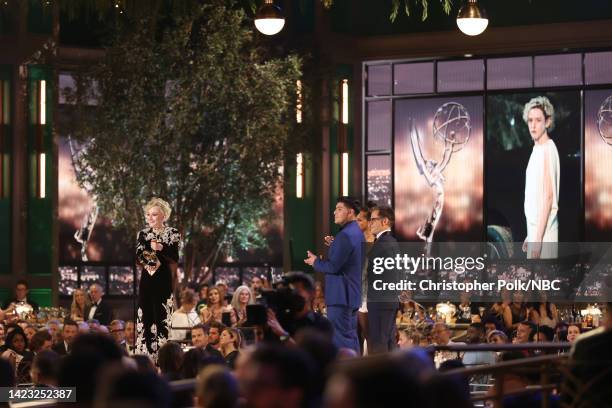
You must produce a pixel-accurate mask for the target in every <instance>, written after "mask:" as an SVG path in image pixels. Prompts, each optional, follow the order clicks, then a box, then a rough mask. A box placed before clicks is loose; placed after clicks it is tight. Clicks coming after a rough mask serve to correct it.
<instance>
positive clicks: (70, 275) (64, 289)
mask: <svg viewBox="0 0 612 408" xmlns="http://www.w3.org/2000/svg"><path fill="white" fill-rule="evenodd" d="M59 274H60V281H59V293H60V294H61V295H72V292H74V289H76V287H77V285H78V283H79V270H78V268H77V267H76V266H60V267H59Z"/></svg>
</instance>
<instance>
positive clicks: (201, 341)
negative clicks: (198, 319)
mask: <svg viewBox="0 0 612 408" xmlns="http://www.w3.org/2000/svg"><path fill="white" fill-rule="evenodd" d="M209 332H210V327H209V326H207V325H204V324H198V325H195V326H193V327H192V328H191V344H192V345H193V347H196V348H201V349H203V350H205V351H206V352H207V353H208V354H210V355H211V356H214V357H218V358H220V359H223V354H221V352H220V351H219V350H217V349H216V348H214V347H213V346H212V345H211V344H210V343H209Z"/></svg>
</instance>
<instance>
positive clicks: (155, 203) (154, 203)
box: [144, 197, 172, 221]
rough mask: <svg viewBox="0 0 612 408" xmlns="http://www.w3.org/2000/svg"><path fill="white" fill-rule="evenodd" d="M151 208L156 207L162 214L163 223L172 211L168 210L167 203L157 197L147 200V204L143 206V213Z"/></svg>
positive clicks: (168, 205)
mask: <svg viewBox="0 0 612 408" xmlns="http://www.w3.org/2000/svg"><path fill="white" fill-rule="evenodd" d="M153 207H158V208H159V209H160V210H161V212H162V213H163V214H164V221H167V220H168V218H170V214H172V209H171V208H170V204H168V202H167V201H164V200H162V199H161V198H159V197H153V198H152V199H150V200H149V202H148V203H146V204H145V206H144V212H145V213H146V212H147V211H149V210H150V209H151V208H153Z"/></svg>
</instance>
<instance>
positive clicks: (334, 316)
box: [327, 306, 359, 354]
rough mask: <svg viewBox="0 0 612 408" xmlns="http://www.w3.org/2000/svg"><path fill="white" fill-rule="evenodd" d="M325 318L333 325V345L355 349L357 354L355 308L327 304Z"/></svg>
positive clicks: (357, 341) (357, 340)
mask: <svg viewBox="0 0 612 408" xmlns="http://www.w3.org/2000/svg"><path fill="white" fill-rule="evenodd" d="M327 318H328V319H329V321H330V322H331V324H332V326H334V338H333V342H334V345H335V346H336V347H338V348H349V349H351V350H355V352H356V353H357V354H359V339H358V338H357V310H352V308H350V307H347V306H327Z"/></svg>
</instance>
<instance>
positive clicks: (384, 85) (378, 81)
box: [367, 65, 391, 96]
mask: <svg viewBox="0 0 612 408" xmlns="http://www.w3.org/2000/svg"><path fill="white" fill-rule="evenodd" d="M367 79H368V91H367V95H368V96H378V95H390V94H391V65H369V66H368V67H367Z"/></svg>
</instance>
